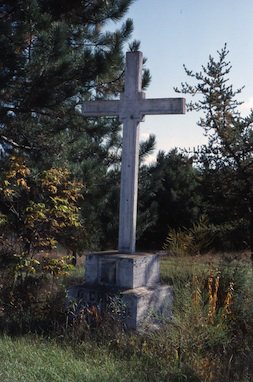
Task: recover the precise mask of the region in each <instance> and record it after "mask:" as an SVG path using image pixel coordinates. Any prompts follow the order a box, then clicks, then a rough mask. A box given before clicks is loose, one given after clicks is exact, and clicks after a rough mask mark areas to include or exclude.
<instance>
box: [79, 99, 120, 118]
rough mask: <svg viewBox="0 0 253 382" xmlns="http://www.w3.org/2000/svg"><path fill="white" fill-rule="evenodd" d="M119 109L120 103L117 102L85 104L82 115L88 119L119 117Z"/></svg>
mask: <svg viewBox="0 0 253 382" xmlns="http://www.w3.org/2000/svg"><path fill="white" fill-rule="evenodd" d="M119 107H120V105H119V101H117V100H98V101H92V102H84V103H83V104H82V114H83V115H84V116H87V117H99V116H114V115H115V116H118V115H119Z"/></svg>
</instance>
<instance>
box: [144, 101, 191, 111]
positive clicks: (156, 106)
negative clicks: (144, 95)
mask: <svg viewBox="0 0 253 382" xmlns="http://www.w3.org/2000/svg"><path fill="white" fill-rule="evenodd" d="M139 102H140V109H141V111H142V112H143V114H185V98H148V99H142V100H140V101H139Z"/></svg>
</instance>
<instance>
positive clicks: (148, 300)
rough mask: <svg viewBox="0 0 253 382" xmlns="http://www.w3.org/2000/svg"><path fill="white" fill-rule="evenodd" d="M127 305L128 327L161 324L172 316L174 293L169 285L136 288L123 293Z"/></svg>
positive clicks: (138, 327) (136, 327)
mask: <svg viewBox="0 0 253 382" xmlns="http://www.w3.org/2000/svg"><path fill="white" fill-rule="evenodd" d="M121 296H122V300H123V303H124V304H125V305H126V307H127V315H126V319H125V324H126V326H127V328H129V329H133V330H139V329H141V328H143V327H145V325H147V326H149V325H154V324H158V325H159V324H160V323H161V322H162V321H164V320H169V319H170V318H171V311H172V301H173V293H172V288H171V287H170V286H167V285H159V286H156V287H155V288H145V287H140V288H135V289H130V290H126V291H124V292H122V293H121Z"/></svg>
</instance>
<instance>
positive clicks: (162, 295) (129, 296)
mask: <svg viewBox="0 0 253 382" xmlns="http://www.w3.org/2000/svg"><path fill="white" fill-rule="evenodd" d="M114 299H115V301H116V299H117V302H116V303H118V304H119V302H120V306H121V307H122V310H123V311H124V312H123V311H122V322H123V323H124V324H125V325H126V327H127V328H128V329H133V330H139V329H142V328H143V327H144V326H146V325H150V324H159V323H161V322H163V321H164V320H169V319H170V318H171V310H172V300H173V295H172V288H171V287H170V286H166V285H158V286H156V287H154V288H146V287H139V288H135V289H128V290H118V289H115V288H103V287H101V286H91V285H88V284H83V285H75V286H73V287H71V288H69V289H68V300H69V301H70V300H71V301H73V300H75V301H76V302H77V304H78V305H79V306H80V307H81V306H89V307H90V306H96V307H98V308H99V310H100V311H101V313H102V314H103V312H104V311H105V310H106V309H107V307H108V305H109V304H110V303H111V302H112V301H113V300H114Z"/></svg>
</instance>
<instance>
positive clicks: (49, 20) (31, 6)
mask: <svg viewBox="0 0 253 382" xmlns="http://www.w3.org/2000/svg"><path fill="white" fill-rule="evenodd" d="M133 1H134V0H106V1H105V0H94V1H89V0H87V1H86V0H74V1H71V2H70V1H67V0H61V1H58V0H19V1H12V0H9V1H4V2H2V3H1V5H0V13H1V17H0V36H1V37H0V49H1V62H0V86H1V94H0V148H1V152H2V155H4V161H6V160H7V157H8V155H9V154H12V153H13V152H15V153H16V154H18V155H23V156H24V157H25V158H26V162H29V163H28V165H29V167H33V168H36V169H37V170H38V171H39V172H40V171H42V170H43V169H49V168H51V167H52V166H60V167H68V168H69V169H70V170H71V172H72V174H73V175H74V177H75V178H77V179H78V180H79V181H82V182H83V183H84V184H85V190H86V193H85V198H84V203H83V207H82V213H83V217H84V219H85V222H86V225H87V226H88V227H90V230H91V232H92V229H94V236H92V238H91V240H90V241H92V240H94V238H95V237H98V235H97V232H98V230H99V229H100V228H101V224H100V222H99V221H100V211H104V209H105V208H106V207H108V203H107V200H108V195H106V193H107V192H108V188H109V187H110V183H109V182H110V180H108V179H110V176H108V170H109V169H110V168H112V166H115V165H116V164H118V163H119V162H120V148H121V126H120V123H119V121H117V120H115V119H112V118H99V119H97V118H96V119H95V118H93V119H92V118H90V119H87V118H84V117H83V116H82V115H81V105H82V102H83V101H84V100H85V101H87V100H93V99H102V98H103V99H104V98H113V97H115V96H116V95H118V93H119V92H120V91H122V90H123V78H124V56H125V54H124V49H125V48H126V43H127V42H129V39H130V37H131V33H132V31H133V23H132V21H131V20H129V19H128V20H126V21H125V22H124V23H122V25H121V26H120V27H119V28H118V29H116V30H115V31H113V32H110V31H107V30H106V27H107V23H109V22H114V23H116V22H118V21H120V20H121V19H122V18H123V16H125V14H126V12H127V10H128V9H129V7H130V5H131V4H132V3H133ZM138 48H139V43H138V42H136V41H133V42H132V43H130V44H129V49H130V50H137V49H138ZM148 81H149V74H148V71H144V75H143V86H145V85H147V83H148ZM101 230H102V231H103V232H102V231H101V232H102V233H101V235H102V236H103V235H105V231H104V229H103V228H101ZM94 243H96V240H94Z"/></svg>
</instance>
